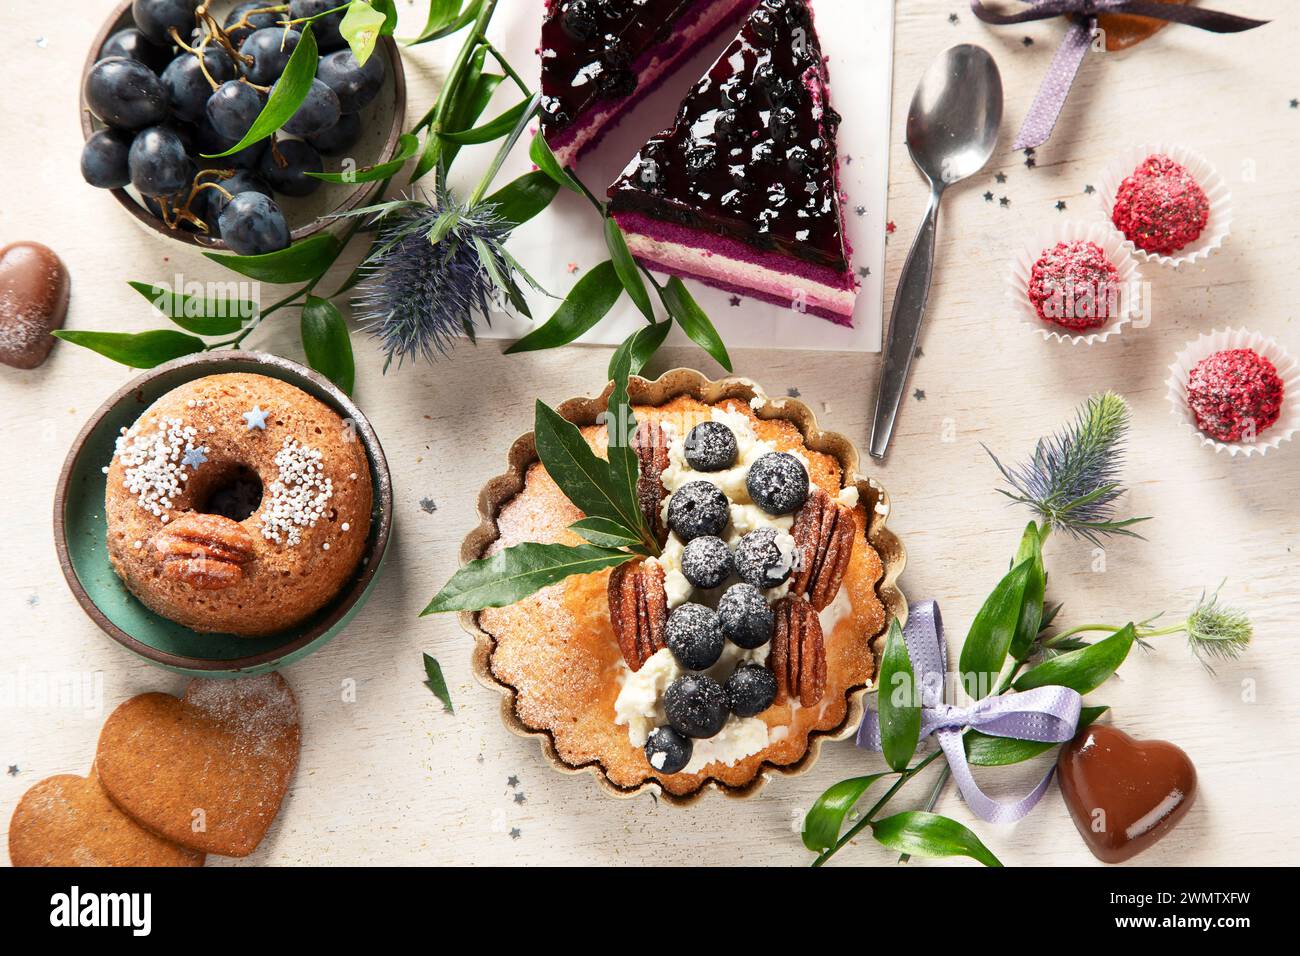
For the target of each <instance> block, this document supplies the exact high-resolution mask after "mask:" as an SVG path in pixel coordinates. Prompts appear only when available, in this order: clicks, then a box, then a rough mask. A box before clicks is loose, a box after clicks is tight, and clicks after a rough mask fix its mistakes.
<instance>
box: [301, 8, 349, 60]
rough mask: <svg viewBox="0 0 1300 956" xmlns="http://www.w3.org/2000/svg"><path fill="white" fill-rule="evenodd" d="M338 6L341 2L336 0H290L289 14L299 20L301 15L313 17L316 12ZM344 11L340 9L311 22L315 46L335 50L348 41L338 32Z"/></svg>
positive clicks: (322, 11)
mask: <svg viewBox="0 0 1300 956" xmlns="http://www.w3.org/2000/svg"><path fill="white" fill-rule="evenodd" d="M338 6H342V4H341V3H339V2H337V0H292V2H291V3H290V4H289V15H290V17H292V18H293V19H294V20H299V19H301V18H302V17H314V16H316V15H317V14H318V13H324V12H325V11H326V10H333V9H334V8H335V7H338ZM345 12H346V11H343V10H340V11H339V12H338V13H331V14H329V15H327V16H323V17H321V18H320V19H319V20H313V21H312V22H311V32H312V33H313V34H314V35H315V37H316V46H317V47H318V48H319V49H321V50H337V49H338V48H339V47H341V46H346V45H347V42H348V41H347V40H345V39H343V34H341V33H339V24H340V23H342V22H343V14H344V13H345Z"/></svg>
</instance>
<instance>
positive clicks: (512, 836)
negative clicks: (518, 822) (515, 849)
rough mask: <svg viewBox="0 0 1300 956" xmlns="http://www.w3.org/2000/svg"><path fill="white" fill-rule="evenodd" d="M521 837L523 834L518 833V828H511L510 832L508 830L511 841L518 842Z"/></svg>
mask: <svg viewBox="0 0 1300 956" xmlns="http://www.w3.org/2000/svg"><path fill="white" fill-rule="evenodd" d="M521 836H523V834H522V833H520V832H519V828H518V827H512V828H511V830H510V839H512V840H518V839H519V838H520V837H521Z"/></svg>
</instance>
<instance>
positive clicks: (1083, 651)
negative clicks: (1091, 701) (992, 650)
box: [1014, 624, 1137, 694]
mask: <svg viewBox="0 0 1300 956" xmlns="http://www.w3.org/2000/svg"><path fill="white" fill-rule="evenodd" d="M1136 637H1137V633H1136V631H1135V630H1134V628H1133V625H1132V624H1125V625H1124V626H1123V627H1122V628H1120V629H1119V630H1118V631H1116V632H1115V633H1114V634H1112V635H1111V636H1110V637H1108V638H1106V639H1105V640H1101V641H1098V642H1097V643H1096V644H1090V645H1088V646H1087V647H1083V648H1080V649H1079V650H1077V651H1070V652H1069V653H1067V654H1062V655H1060V656H1059V657H1053V658H1052V659H1051V660H1047V661H1043V662H1042V663H1041V664H1039V665H1038V666H1036V667H1034V668H1033V669H1031V670H1027V671H1025V672H1024V673H1023V674H1021V675H1020V676H1019V677H1018V678H1017V679H1016V683H1015V685H1014V686H1015V688H1016V690H1030V689H1031V688H1034V687H1045V686H1047V685H1048V684H1060V685H1062V686H1063V687H1073V688H1074V689H1075V690H1077V691H1078V692H1079V693H1080V694H1086V693H1088V692H1089V691H1092V690H1096V689H1097V688H1098V687H1100V686H1101V685H1102V684H1104V683H1105V682H1106V680H1107V678H1109V677H1110V675H1111V674H1114V673H1115V671H1116V669H1118V667H1119V665H1121V664H1123V663H1124V659H1125V658H1126V657H1128V652H1129V651H1130V650H1132V649H1133V642H1134V640H1135V639H1136Z"/></svg>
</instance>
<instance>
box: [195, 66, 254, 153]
mask: <svg viewBox="0 0 1300 956" xmlns="http://www.w3.org/2000/svg"><path fill="white" fill-rule="evenodd" d="M262 106H263V101H262V94H261V93H259V92H258V91H257V90H255V89H253V87H251V86H249V85H248V84H247V83H241V82H239V81H238V80H227V81H226V82H225V83H222V84H221V86H219V87H217V89H216V90H215V91H214V92H213V93H212V95H211V96H209V97H208V104H207V106H206V108H205V112H206V114H207V117H208V122H209V123H211V124H212V128H213V129H215V130H216V131H217V132H218V133H220V134H221V135H222V136H224V137H225V138H226V139H228V140H230V141H231V142H232V143H237V142H239V141H240V140H241V139H243V137H244V134H245V133H247V132H248V128H249V127H250V126H252V125H253V120H255V119H257V116H258V114H259V113H261V112H262Z"/></svg>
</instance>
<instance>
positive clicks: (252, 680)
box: [95, 674, 302, 856]
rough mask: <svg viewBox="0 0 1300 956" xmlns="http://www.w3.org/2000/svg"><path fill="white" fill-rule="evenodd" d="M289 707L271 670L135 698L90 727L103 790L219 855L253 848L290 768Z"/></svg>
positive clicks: (293, 761)
mask: <svg viewBox="0 0 1300 956" xmlns="http://www.w3.org/2000/svg"><path fill="white" fill-rule="evenodd" d="M301 739H302V738H301V730H300V728H299V726H298V703H297V701H296V700H294V696H293V691H291V690H290V689H289V685H288V684H286V683H285V681H284V678H282V677H281V676H280V675H279V674H264V675H262V676H259V677H245V678H241V679H239V680H194V681H190V683H189V685H188V686H187V687H186V688H185V696H184V697H183V698H181V699H180V700H177V699H176V698H175V697H173V696H171V694H141V695H139V696H138V697H132V698H131V699H130V700H128V701H127V702H126V703H124V704H122V705H121V706H119V707H118V708H117V709H116V710H115V711H113V713H112V714H110V715H109V718H108V720H106V721H105V722H104V729H103V730H101V731H100V733H99V749H98V751H97V753H96V755H95V765H96V767H97V768H98V770H99V778H100V780H101V781H103V784H104V789H105V790H106V791H107V792H108V795H109V796H110V797H112V799H113V802H114V803H116V804H117V805H118V806H119V807H120V808H121V809H122V810H123V811H124V812H125V813H127V814H128V815H129V816H130V817H131V818H132V819H133V820H135V822H136V823H139V824H140V825H141V826H144V827H146V828H148V829H150V830H152V831H153V832H154V833H158V834H161V835H162V836H165V837H166V838H167V839H169V840H172V841H173V842H175V843H179V844H180V845H181V846H187V847H190V848H192V849H195V850H203V851H206V852H208V853H218V854H220V855H222V856H247V855H248V854H250V853H252V852H253V851H254V850H255V849H257V845H258V844H259V843H261V842H262V837H263V836H264V835H265V834H266V831H267V828H268V827H270V825H271V822H272V821H273V820H274V819H275V815H276V813H277V812H279V809H280V803H281V801H283V800H284V795H285V793H286V792H287V791H288V789H289V780H290V779H291V778H292V777H293V771H294V769H295V768H296V767H297V765H298V750H299V747H300V744H301Z"/></svg>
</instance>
